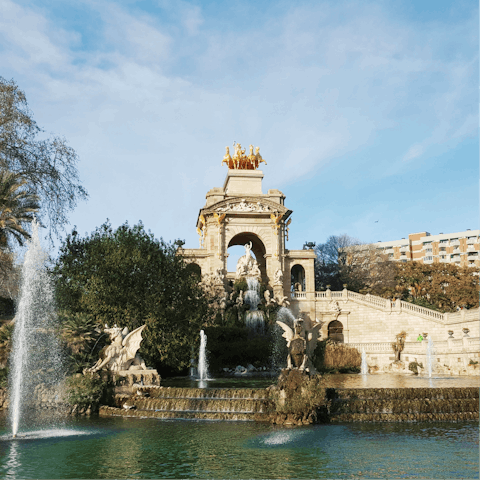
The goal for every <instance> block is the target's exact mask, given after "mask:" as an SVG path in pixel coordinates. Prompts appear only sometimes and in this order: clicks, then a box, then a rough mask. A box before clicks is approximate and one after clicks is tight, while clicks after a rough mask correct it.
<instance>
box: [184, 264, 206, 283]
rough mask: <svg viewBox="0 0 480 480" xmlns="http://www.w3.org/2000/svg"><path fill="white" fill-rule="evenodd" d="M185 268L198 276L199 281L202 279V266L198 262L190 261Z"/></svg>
mask: <svg viewBox="0 0 480 480" xmlns="http://www.w3.org/2000/svg"><path fill="white" fill-rule="evenodd" d="M185 270H186V271H187V272H189V273H190V274H191V275H195V276H196V277H198V279H199V281H200V280H201V279H202V267H200V265H199V264H198V263H195V262H190V263H189V264H188V265H187V266H186V267H185Z"/></svg>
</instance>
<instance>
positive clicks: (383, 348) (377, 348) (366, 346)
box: [346, 342, 393, 354]
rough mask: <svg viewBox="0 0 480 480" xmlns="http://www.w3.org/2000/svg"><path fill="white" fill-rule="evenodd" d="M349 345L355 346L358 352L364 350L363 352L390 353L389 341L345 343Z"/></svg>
mask: <svg viewBox="0 0 480 480" xmlns="http://www.w3.org/2000/svg"><path fill="white" fill-rule="evenodd" d="M346 345H348V346H349V347H353V348H356V349H357V350H358V351H359V352H362V351H363V350H365V353H392V354H393V349H392V344H391V342H379V343H347V344H346Z"/></svg>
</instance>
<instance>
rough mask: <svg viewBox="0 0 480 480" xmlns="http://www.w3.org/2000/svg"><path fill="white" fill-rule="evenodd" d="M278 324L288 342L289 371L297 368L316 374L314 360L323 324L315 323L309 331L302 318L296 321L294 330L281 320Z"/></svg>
mask: <svg viewBox="0 0 480 480" xmlns="http://www.w3.org/2000/svg"><path fill="white" fill-rule="evenodd" d="M277 323H278V325H280V326H281V327H282V328H283V335H282V336H283V338H285V339H286V340H287V348H288V356H287V370H291V369H292V368H296V369H298V370H301V371H307V372H308V373H310V374H314V373H316V370H315V367H314V366H313V363H312V358H313V352H314V351H315V347H316V345H317V339H318V335H319V332H320V328H321V327H322V323H321V322H317V323H315V324H314V325H313V326H312V328H311V329H310V330H309V331H306V330H305V327H304V322H303V320H302V319H301V318H298V319H297V320H295V323H294V327H293V328H294V330H292V329H291V328H290V327H289V326H288V325H287V324H286V323H283V322H280V321H279V320H277Z"/></svg>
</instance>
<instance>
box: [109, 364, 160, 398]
mask: <svg viewBox="0 0 480 480" xmlns="http://www.w3.org/2000/svg"><path fill="white" fill-rule="evenodd" d="M112 373H113V377H114V380H115V381H116V383H117V386H116V387H115V393H128V394H130V393H132V392H133V390H134V386H135V387H136V386H139V385H143V386H150V385H156V386H160V380H161V377H160V375H159V374H158V372H157V371H156V370H155V369H153V368H149V369H147V370H119V371H117V372H112Z"/></svg>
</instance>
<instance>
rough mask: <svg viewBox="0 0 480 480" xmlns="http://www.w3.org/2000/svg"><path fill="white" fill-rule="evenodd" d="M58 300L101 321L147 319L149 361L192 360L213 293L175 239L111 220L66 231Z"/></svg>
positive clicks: (178, 365)
mask: <svg viewBox="0 0 480 480" xmlns="http://www.w3.org/2000/svg"><path fill="white" fill-rule="evenodd" d="M53 274H54V278H55V284H56V295H57V303H58V306H59V307H60V308H62V309H64V310H65V311H66V312H68V313H70V314H73V313H82V314H84V315H87V316H88V317H91V318H94V319H95V321H96V322H97V324H98V325H101V326H102V327H101V328H102V329H103V325H104V324H105V323H108V324H109V325H110V326H111V325H112V324H115V323H116V324H117V325H118V326H121V327H125V326H126V327H128V328H129V329H130V330H133V329H134V328H137V327H139V326H141V325H143V324H144V323H146V325H147V326H146V328H145V330H144V334H143V336H144V341H143V342H142V346H141V350H140V354H141V355H142V356H143V357H144V358H145V360H146V362H147V364H150V365H151V366H155V367H157V368H160V369H162V368H170V369H172V370H175V371H178V370H182V369H184V368H186V367H188V364H189V360H190V355H191V349H192V347H193V346H194V345H195V346H197V345H198V342H199V331H200V329H201V328H202V327H203V326H206V325H208V324H211V323H212V321H211V318H212V315H211V308H210V304H211V302H210V299H209V298H208V297H207V295H206V294H205V293H204V291H203V290H202V288H201V286H200V285H199V282H198V278H197V277H196V276H195V275H192V273H191V272H190V271H189V270H188V269H187V268H186V265H185V263H184V261H183V259H182V257H181V256H177V255H176V247H175V246H174V245H172V244H169V243H165V242H164V241H163V240H162V239H160V240H157V239H155V238H154V236H153V235H152V234H151V233H150V232H146V231H145V230H144V227H143V225H142V224H141V223H139V224H138V225H135V226H133V227H131V226H129V225H128V223H125V224H124V225H121V226H120V227H119V228H118V229H116V230H113V229H112V227H111V225H110V224H109V223H108V222H107V223H105V224H103V225H102V226H101V227H99V228H97V229H96V230H95V231H94V232H92V234H90V235H87V236H86V237H84V238H82V237H81V236H80V235H79V234H78V232H77V231H76V230H75V229H74V230H73V232H72V233H71V234H70V235H68V236H67V238H66V240H65V241H64V243H63V245H62V247H61V249H60V255H59V257H58V259H57V261H56V264H55V266H54V269H53Z"/></svg>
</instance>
